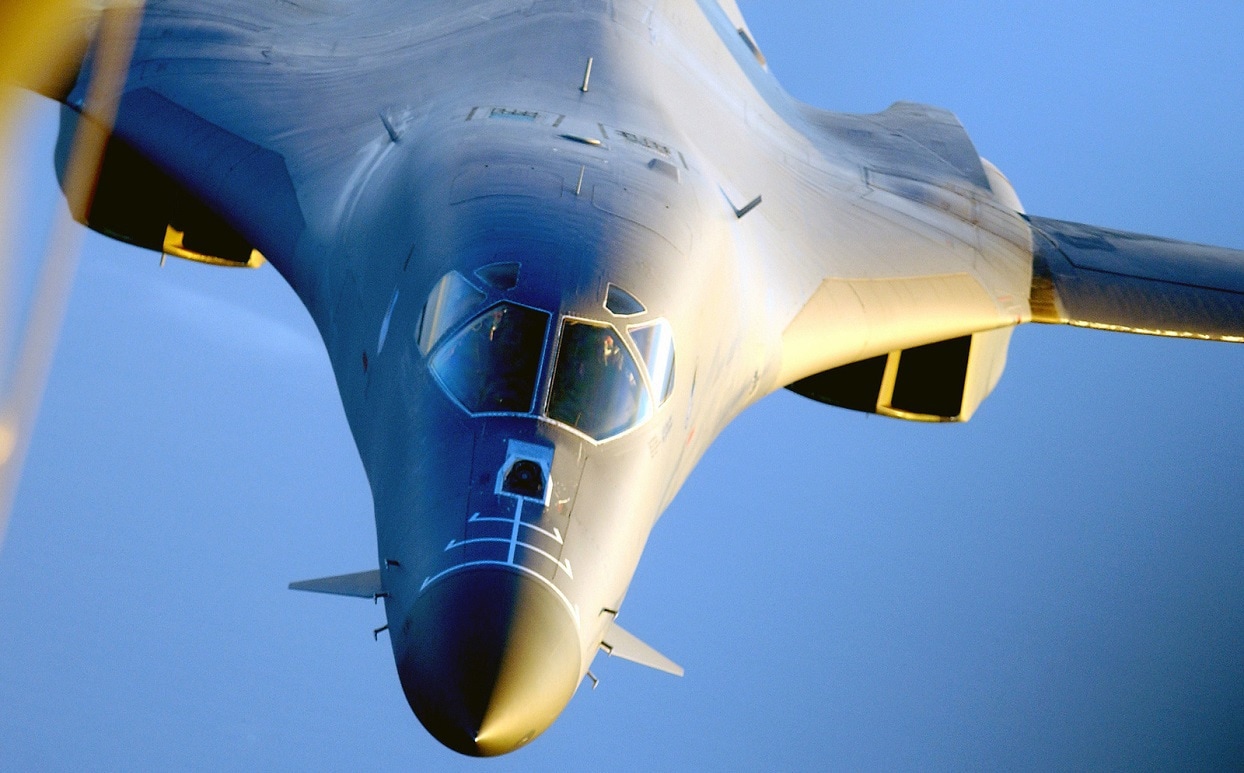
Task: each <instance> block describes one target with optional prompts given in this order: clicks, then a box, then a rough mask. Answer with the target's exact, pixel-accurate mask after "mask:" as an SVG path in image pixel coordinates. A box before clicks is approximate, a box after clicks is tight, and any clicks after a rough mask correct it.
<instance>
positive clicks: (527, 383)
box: [431, 302, 549, 413]
mask: <svg viewBox="0 0 1244 773" xmlns="http://www.w3.org/2000/svg"><path fill="white" fill-rule="evenodd" d="M548 327H549V314H548V312H544V311H539V310H537V309H532V308H528V307H526V306H519V305H518V304H514V303H504V302H503V303H498V304H496V305H495V306H491V307H489V308H488V309H487V310H486V311H484V312H483V313H481V314H479V315H478V316H476V317H475V318H474V319H472V320H471V321H470V322H469V323H467V325H466V327H464V328H462V329H461V330H460V331H458V332H457V333H455V334H454V335H453V337H451V338H450V339H449V340H448V341H447V342H446V343H445V345H444V346H442V347H441V348H440V350H439V351H437V352H436V354H435V355H434V356H433V357H432V362H431V367H432V372H433V373H435V374H436V376H437V378H438V379H440V381H441V383H442V384H443V385H444V387H445V389H446V390H448V391H449V393H450V394H451V395H453V396H454V398H456V399H457V400H458V402H460V403H461V404H462V407H464V408H466V409H467V411H469V412H470V413H530V412H531V410H532V402H533V400H534V399H535V393H536V383H537V380H538V378H539V375H540V362H541V361H542V360H543V359H544V339H545V337H546V334H547V332H548Z"/></svg>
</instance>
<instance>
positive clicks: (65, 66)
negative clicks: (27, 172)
mask: <svg viewBox="0 0 1244 773" xmlns="http://www.w3.org/2000/svg"><path fill="white" fill-rule="evenodd" d="M0 2H3V5H0V142H5V143H7V142H8V141H10V138H11V127H12V124H13V119H14V115H13V113H14V112H15V106H16V104H17V100H16V96H17V94H16V92H15V90H14V89H13V88H11V86H13V85H17V86H22V87H25V88H29V89H32V90H35V91H39V92H40V93H42V94H44V95H45V96H49V97H52V98H54V99H60V100H63V99H64V98H65V96H66V95H67V93H68V90H69V89H70V87H71V86H72V85H73V83H74V82H75V80H76V78H77V70H78V68H79V66H80V64H81V62H82V59H83V55H84V53H85V51H86V49H87V45H88V40H89V38H90V35H91V33H92V32H93V31H94V27H95V25H96V24H97V23H98V25H99V26H98V39H99V46H98V56H97V57H96V59H95V62H94V64H93V68H92V77H91V82H90V88H89V90H88V91H87V94H86V100H85V104H84V105H83V112H84V113H85V114H86V115H88V116H90V118H89V120H83V121H80V122H79V124H78V128H77V131H76V132H75V135H74V139H73V144H72V148H71V150H70V154H69V160H68V162H67V165H66V172H65V177H64V180H63V181H62V189H63V191H64V193H65V197H66V199H67V200H68V202H69V203H70V206H71V207H74V206H78V207H80V208H83V210H84V211H85V208H86V207H88V206H89V202H90V199H91V196H92V195H93V193H94V190H95V184H96V181H97V179H98V175H99V168H100V164H101V161H102V158H103V153H104V148H105V146H106V143H107V139H108V136H109V134H110V133H111V130H112V123H113V120H114V119H115V117H116V112H117V107H118V104H119V102H120V97H121V92H122V90H123V88H124V85H125V79H126V75H127V73H128V70H129V63H130V57H131V55H132V54H133V50H134V43H135V40H136V37H137V34H138V29H139V24H140V23H141V20H142V9H143V3H142V2H141V0H138V1H137V2H134V1H133V0H122V2H120V3H113V2H108V3H107V7H108V8H109V9H110V11H114V12H109V13H102V14H101V10H102V8H103V6H104V3H101V2H100V1H99V0H0ZM0 171H2V170H0ZM10 201H11V199H9V198H8V196H7V195H5V196H0V206H8V204H9V203H10ZM80 239H81V230H80V229H78V228H77V227H76V226H75V225H74V224H73V221H72V220H71V219H70V218H69V217H68V214H67V213H66V215H65V217H63V218H62V219H61V220H60V222H59V223H58V224H57V225H56V226H55V227H54V228H53V229H52V232H51V235H50V236H49V239H48V243H47V247H46V250H45V253H44V258H43V260H42V262H41V267H40V270H39V276H38V277H37V279H36V282H35V288H34V294H33V295H32V297H31V302H30V309H29V312H28V315H27V318H26V319H25V320H24V323H25V324H24V325H23V326H22V327H23V329H22V333H21V335H20V337H19V339H18V340H17V341H16V346H15V347H14V352H13V355H14V356H13V365H12V368H11V371H12V372H11V373H8V374H6V375H8V383H7V384H0V397H2V400H0V540H3V537H4V531H5V527H6V526H7V521H8V516H9V512H10V510H11V508H12V505H13V501H14V496H15V494H16V489H17V483H18V480H19V479H20V475H21V467H22V462H23V460H24V457H25V454H26V450H27V448H28V446H29V443H30V436H31V433H32V431H33V428H34V423H35V418H36V414H37V413H38V409H39V402H40V399H41V397H42V394H43V389H44V386H45V384H46V382H47V375H48V371H49V369H50V367H51V363H52V355H53V352H54V351H55V347H56V340H57V338H58V336H59V332H60V327H61V323H62V322H63V319H64V310H65V305H66V303H67V302H68V300H69V291H70V289H71V287H72V284H73V276H74V272H75V270H76V267H77V259H78V245H79V241H80ZM10 249H11V245H10V241H9V238H8V234H5V233H0V304H6V303H8V298H9V292H10V288H9V286H8V284H9V282H8V276H7V275H8V273H9V271H8V268H9V264H10V260H11V256H10V254H9V250H10ZM3 327H4V326H3V325H0V339H7V338H8V335H7V334H5V331H4V330H3ZM8 343H9V342H8V341H7V340H5V341H3V344H4V346H3V349H7V348H8Z"/></svg>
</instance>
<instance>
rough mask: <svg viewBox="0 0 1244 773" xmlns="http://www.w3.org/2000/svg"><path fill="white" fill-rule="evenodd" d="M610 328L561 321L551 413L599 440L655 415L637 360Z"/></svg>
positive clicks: (582, 322)
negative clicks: (636, 363)
mask: <svg viewBox="0 0 1244 773" xmlns="http://www.w3.org/2000/svg"><path fill="white" fill-rule="evenodd" d="M621 338H622V337H621V336H620V335H619V334H618V331H617V329H616V328H614V327H613V326H612V325H607V324H601V323H598V322H587V321H584V320H577V319H568V320H566V321H565V322H563V323H562V336H561V345H560V346H559V347H558V350H557V369H556V370H555V371H554V373H553V386H552V388H551V389H550V390H549V404H548V409H547V414H548V417H549V418H550V419H552V420H553V421H559V422H561V423H562V424H568V425H570V426H571V427H574V428H575V429H577V430H579V431H580V432H582V433H583V434H585V435H587V436H588V437H590V438H595V439H596V440H604V439H605V438H610V437H613V436H614V435H619V434H621V433H623V432H625V431H626V430H628V429H630V428H631V427H634V426H635V425H637V424H639V423H641V422H643V421H644V420H645V419H647V418H648V416H650V415H651V414H652V399H651V398H650V397H649V396H648V390H647V389H645V388H644V383H643V376H641V375H640V373H639V368H638V367H637V366H636V365H635V358H634V357H632V356H631V353H630V352H628V351H627V350H626V347H625V346H624V345H623V344H622V340H621Z"/></svg>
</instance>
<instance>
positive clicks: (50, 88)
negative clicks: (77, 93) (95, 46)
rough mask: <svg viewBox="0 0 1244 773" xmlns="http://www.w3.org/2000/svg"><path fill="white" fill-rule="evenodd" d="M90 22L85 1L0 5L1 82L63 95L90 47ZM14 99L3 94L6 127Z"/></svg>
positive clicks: (21, 0) (28, 0) (1, 117)
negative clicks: (88, 46) (88, 32)
mask: <svg viewBox="0 0 1244 773" xmlns="http://www.w3.org/2000/svg"><path fill="white" fill-rule="evenodd" d="M97 10H98V9H96V11H97ZM91 19H92V14H91V13H90V12H89V11H88V9H87V7H86V5H85V3H84V2H83V1H82V0H5V2H3V3H0V82H4V83H6V84H9V85H18V86H23V87H25V88H29V89H31V90H32V91H37V92H39V93H41V94H45V95H48V96H61V95H63V94H64V93H65V92H66V91H67V90H68V88H69V86H70V85H72V82H73V78H74V76H75V75H76V74H77V65H78V63H79V62H81V61H82V56H83V54H84V53H85V51H86V48H87V45H88V43H89V36H88V34H87V31H88V29H89V26H90V24H91V23H92V22H91ZM13 96H14V95H13V93H12V92H11V91H9V90H7V89H6V90H3V92H2V93H0V123H3V124H4V125H6V126H7V125H8V121H9V119H10V118H11V116H10V115H9V112H10V111H11V110H12V108H13V102H14V100H13Z"/></svg>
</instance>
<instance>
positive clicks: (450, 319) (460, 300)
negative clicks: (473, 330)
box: [415, 271, 484, 356]
mask: <svg viewBox="0 0 1244 773" xmlns="http://www.w3.org/2000/svg"><path fill="white" fill-rule="evenodd" d="M483 302H484V293H482V292H480V290H478V289H477V288H476V287H475V286H474V285H473V284H471V283H470V282H468V281H467V280H466V278H465V277H463V276H462V274H459V273H458V272H457V271H450V272H449V273H448V274H446V275H445V276H443V277H441V279H440V281H439V282H437V283H436V286H435V287H433V288H432V292H431V293H429V294H428V301H427V303H426V304H424V307H423V316H422V317H421V318H420V320H419V329H418V331H416V334H415V338H416V340H417V342H418V344H419V351H420V353H422V354H423V355H424V356H427V353H428V352H430V351H432V348H433V347H435V346H436V343H437V341H439V340H441V338H442V337H443V336H444V335H445V334H446V333H448V332H449V331H450V330H452V329H453V328H454V326H455V325H457V324H458V323H459V322H461V321H462V320H463V319H465V318H466V317H467V315H468V314H470V313H471V312H472V311H474V310H475V308H476V307H477V306H479V305H480V304H481V303H483Z"/></svg>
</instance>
